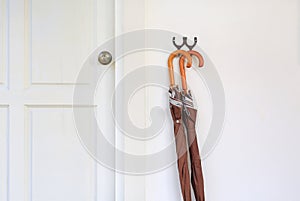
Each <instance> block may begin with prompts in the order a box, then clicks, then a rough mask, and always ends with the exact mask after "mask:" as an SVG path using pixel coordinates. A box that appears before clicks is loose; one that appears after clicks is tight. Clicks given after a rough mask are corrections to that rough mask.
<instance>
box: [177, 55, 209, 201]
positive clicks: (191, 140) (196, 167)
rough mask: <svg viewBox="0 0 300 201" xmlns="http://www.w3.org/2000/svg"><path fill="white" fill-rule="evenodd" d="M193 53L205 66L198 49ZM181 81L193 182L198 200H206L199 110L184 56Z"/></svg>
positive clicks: (183, 113)
mask: <svg viewBox="0 0 300 201" xmlns="http://www.w3.org/2000/svg"><path fill="white" fill-rule="evenodd" d="M189 53H190V54H191V55H195V56H197V57H198V60H199V67H202V66H203V58H202V56H201V55H200V54H199V53H198V52H196V51H189ZM179 66H180V74H181V83H182V89H183V90H182V93H181V99H182V119H183V122H184V125H185V128H186V132H187V139H188V144H189V153H190V161H191V183H192V186H193V190H194V195H195V198H196V201H205V196H204V181H203V173H202V166H201V158H200V154H199V148H198V142H197V134H196V129H195V124H196V117H197V110H196V109H195V108H194V104H193V98H192V95H191V92H190V91H189V90H187V83H186V75H185V67H184V57H181V58H180V61H179Z"/></svg>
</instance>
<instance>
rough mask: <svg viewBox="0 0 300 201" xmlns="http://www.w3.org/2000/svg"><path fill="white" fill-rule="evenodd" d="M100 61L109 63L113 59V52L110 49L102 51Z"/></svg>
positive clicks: (104, 63) (105, 63) (103, 63)
mask: <svg viewBox="0 0 300 201" xmlns="http://www.w3.org/2000/svg"><path fill="white" fill-rule="evenodd" d="M98 61H99V63H101V64H102V65H107V64H109V63H110V62H111V61H112V55H111V53H110V52H108V51H102V52H100V54H99V56H98Z"/></svg>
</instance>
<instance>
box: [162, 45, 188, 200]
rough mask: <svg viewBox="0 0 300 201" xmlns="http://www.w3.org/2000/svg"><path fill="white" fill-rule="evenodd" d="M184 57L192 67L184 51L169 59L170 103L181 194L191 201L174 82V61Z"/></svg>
mask: <svg viewBox="0 0 300 201" xmlns="http://www.w3.org/2000/svg"><path fill="white" fill-rule="evenodd" d="M178 55H183V57H182V59H183V60H184V57H186V58H187V59H188V63H187V66H191V64H192V58H191V56H190V54H189V53H187V52H186V51H183V50H177V51H175V52H173V53H171V54H170V56H169V59H168V67H169V76H170V89H169V95H170V97H169V102H170V111H171V115H172V119H173V125H174V136H175V141H176V153H177V168H178V174H179V180H180V186H181V193H182V197H183V200H184V201H191V200H192V198H191V187H190V174H189V168H188V156H187V142H186V137H185V130H184V126H183V122H182V101H181V93H180V91H179V89H178V87H177V86H176V85H175V81H174V68H173V59H174V58H175V57H176V56H178Z"/></svg>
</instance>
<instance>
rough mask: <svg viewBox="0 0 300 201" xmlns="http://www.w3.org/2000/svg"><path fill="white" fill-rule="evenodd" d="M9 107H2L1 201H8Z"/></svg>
mask: <svg viewBox="0 0 300 201" xmlns="http://www.w3.org/2000/svg"><path fill="white" fill-rule="evenodd" d="M8 115H9V108H8V106H4V105H0V161H1V162H0V200H1V201H2V200H3V201H8V171H9V160H8V157H9V149H8V146H9V131H8V121H9V119H8Z"/></svg>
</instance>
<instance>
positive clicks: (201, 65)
mask: <svg viewBox="0 0 300 201" xmlns="http://www.w3.org/2000/svg"><path fill="white" fill-rule="evenodd" d="M188 53H190V54H191V55H192V56H196V57H197V58H198V61H199V67H203V66H204V59H203V57H202V55H201V54H200V53H199V52H197V51H195V50H190V51H188ZM186 67H188V68H190V66H186Z"/></svg>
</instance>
